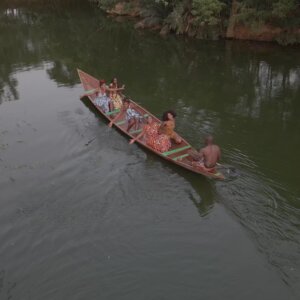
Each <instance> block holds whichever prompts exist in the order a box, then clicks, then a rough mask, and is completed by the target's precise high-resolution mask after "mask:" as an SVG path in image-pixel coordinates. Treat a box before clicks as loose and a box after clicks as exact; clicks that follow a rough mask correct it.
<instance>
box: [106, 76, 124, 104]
mask: <svg viewBox="0 0 300 300" xmlns="http://www.w3.org/2000/svg"><path fill="white" fill-rule="evenodd" d="M108 87H109V98H110V99H111V100H112V103H113V105H114V109H120V108H121V107H122V104H123V103H122V97H121V95H120V91H122V90H124V89H125V85H124V84H123V85H122V87H119V85H118V79H117V78H116V77H114V78H113V79H112V80H111V83H110V84H109V86H108Z"/></svg>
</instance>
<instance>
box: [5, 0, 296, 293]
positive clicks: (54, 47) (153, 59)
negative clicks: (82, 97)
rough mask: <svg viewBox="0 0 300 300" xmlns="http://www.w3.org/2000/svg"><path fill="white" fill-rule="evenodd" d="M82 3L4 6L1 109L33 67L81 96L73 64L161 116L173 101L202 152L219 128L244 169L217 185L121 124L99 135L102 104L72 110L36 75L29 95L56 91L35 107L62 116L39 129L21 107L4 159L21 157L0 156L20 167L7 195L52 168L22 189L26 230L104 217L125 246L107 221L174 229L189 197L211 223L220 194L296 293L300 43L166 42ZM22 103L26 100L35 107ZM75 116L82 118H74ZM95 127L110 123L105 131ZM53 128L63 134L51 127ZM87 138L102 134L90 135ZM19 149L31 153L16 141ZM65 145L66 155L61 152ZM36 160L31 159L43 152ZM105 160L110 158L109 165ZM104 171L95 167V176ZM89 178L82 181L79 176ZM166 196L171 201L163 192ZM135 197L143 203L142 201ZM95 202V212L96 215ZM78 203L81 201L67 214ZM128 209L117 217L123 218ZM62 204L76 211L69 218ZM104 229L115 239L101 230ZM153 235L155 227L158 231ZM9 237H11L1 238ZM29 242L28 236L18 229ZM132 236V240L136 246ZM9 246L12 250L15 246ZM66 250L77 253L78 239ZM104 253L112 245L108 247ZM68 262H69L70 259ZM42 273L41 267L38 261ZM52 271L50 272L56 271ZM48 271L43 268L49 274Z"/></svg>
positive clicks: (232, 159) (10, 167)
mask: <svg viewBox="0 0 300 300" xmlns="http://www.w3.org/2000/svg"><path fill="white" fill-rule="evenodd" d="M85 5H86V6H81V7H76V8H75V9H74V10H72V13H70V12H69V11H68V10H60V11H59V12H57V13H55V14H54V13H53V12H51V11H45V10H39V11H29V10H28V9H8V10H2V11H1V12H0V44H1V47H0V61H1V64H0V104H1V106H0V111H1V109H4V106H5V107H7V106H6V105H9V104H10V103H8V102H9V101H13V100H17V99H20V98H21V97H20V83H19V82H18V78H19V77H18V76H19V75H20V73H21V72H23V71H25V70H27V71H30V70H32V72H33V71H35V72H36V71H37V70H40V71H41V72H42V71H44V70H45V74H47V76H48V77H47V78H48V80H49V86H50V85H51V84H53V83H54V84H55V86H58V87H63V88H70V89H71V88H74V89H76V88H78V93H77V91H76V95H77V94H78V96H79V93H80V92H79V90H80V89H79V87H78V83H79V79H78V76H77V73H76V68H77V67H78V68H80V69H83V70H86V71H87V72H89V73H91V74H93V75H95V76H98V77H101V78H106V79H109V78H111V77H113V76H115V75H117V76H118V77H119V79H120V81H122V82H125V83H126V88H127V91H126V92H127V94H129V95H130V96H132V98H133V99H135V100H136V101H137V102H139V103H141V104H142V105H143V106H145V107H146V108H147V109H149V110H151V111H153V112H154V113H155V114H157V115H160V114H161V112H162V111H164V110H165V109H168V108H170V107H172V108H174V109H176V111H177V113H178V118H177V126H178V131H179V132H180V133H181V134H182V135H183V136H184V137H186V139H187V140H189V141H190V142H191V143H192V144H194V145H195V146H196V147H201V145H202V139H203V137H204V135H205V134H207V133H210V134H213V135H214V136H215V138H216V141H217V142H218V143H219V144H220V145H221V147H222V149H223V161H224V162H225V163H227V164H229V165H230V166H233V167H234V168H236V169H237V170H238V172H239V175H240V176H238V177H237V178H236V179H235V180H233V181H230V182H217V183H216V182H213V181H210V180H208V179H206V178H202V177H198V176H195V175H194V174H190V173H188V172H186V171H182V170H180V169H179V168H178V167H176V166H172V165H169V164H167V163H165V162H163V161H162V162H160V161H159V160H158V159H157V158H156V157H155V156H154V155H152V154H151V153H147V152H145V151H144V150H141V149H139V148H138V147H136V146H131V147H129V146H128V145H127V141H126V139H124V137H122V136H121V135H120V134H119V133H117V132H115V131H113V130H110V131H105V130H102V129H103V128H105V126H106V125H105V122H103V120H102V119H101V118H99V116H98V115H97V114H96V113H95V115H93V114H90V113H88V112H90V111H94V110H93V108H92V107H90V105H88V104H87V103H85V102H84V103H85V104H86V105H87V106H88V108H89V109H87V110H84V109H83V108H82V102H79V101H77V99H71V100H70V102H71V101H76V103H77V102H79V103H80V104H77V105H79V106H80V107H78V108H76V110H75V112H70V111H68V109H69V106H68V108H67V109H66V110H64V108H62V107H63V106H64V105H67V104H66V103H68V102H67V100H65V99H63V97H62V96H61V95H60V93H61V90H59V91H58V92H57V93H58V94H56V95H53V94H50V93H49V94H48V88H49V87H48V86H41V85H40V86H39V85H38V84H37V85H36V81H38V80H36V81H35V80H34V79H32V80H27V83H28V82H30V87H29V84H28V86H27V87H24V86H23V90H24V89H25V90H26V89H28V90H29V89H32V91H33V92H40V94H38V96H36V94H33V95H34V97H40V99H41V98H43V99H45V100H46V103H42V105H41V104H40V103H39V102H38V101H36V102H33V103H31V104H30V105H32V106H31V107H30V109H28V108H27V109H28V111H31V110H32V111H33V112H35V110H36V115H39V114H40V113H43V112H44V110H43V109H45V107H46V111H47V113H45V115H46V116H48V114H50V113H51V105H53V107H54V106H55V109H54V111H55V118H53V119H51V122H49V123H46V121H45V123H44V120H43V115H42V116H41V117H40V119H39V121H36V124H35V125H31V120H30V122H29V120H27V119H26V120H24V119H22V118H25V116H24V114H23V115H22V114H21V113H20V115H21V116H22V118H21V117H20V115H17V118H16V119H18V123H17V124H19V126H18V125H16V128H15V129H13V128H11V123H8V122H9V121H7V124H6V123H5V124H4V125H6V126H4V127H5V128H4V127H2V128H0V155H1V156H5V155H8V153H9V154H10V155H11V157H12V158H13V162H14V163H13V164H12V163H11V162H10V163H9V162H7V161H6V160H5V159H3V158H2V157H0V158H1V161H0V164H1V165H0V168H1V170H4V171H5V172H11V173H13V175H11V174H10V176H9V178H6V177H5V179H4V177H0V178H2V180H3V181H2V182H1V181H0V183H2V185H3V186H5V191H6V192H5V195H6V197H7V199H12V198H14V197H13V196H11V195H14V194H15V193H16V194H17V195H18V196H20V195H19V194H18V191H17V189H9V188H8V185H7V184H6V185H4V184H3V182H4V180H7V181H5V182H6V183H7V182H9V183H10V184H16V185H17V184H18V180H19V179H18V176H17V175H18V174H20V173H21V172H25V171H27V170H29V169H32V170H35V168H36V169H39V168H40V169H42V170H43V172H42V175H39V176H36V177H38V178H36V177H35V176H33V179H35V180H37V179H38V182H39V185H37V186H33V185H32V183H30V180H29V179H28V181H27V178H26V176H24V178H23V179H22V181H24V183H23V184H24V186H22V189H23V190H22V189H21V191H23V192H24V194H25V195H27V197H28V199H27V198H26V197H25V199H22V200H21V205H19V208H18V209H19V210H18V217H20V219H21V220H22V221H21V223H20V224H21V225H20V224H18V226H19V227H22V224H27V223H30V224H31V225H32V226H33V228H34V230H36V232H37V233H42V234H41V236H43V235H44V234H45V232H41V231H43V229H42V228H40V224H41V223H42V222H43V221H45V220H46V221H47V222H48V224H49V226H50V227H51V228H56V227H55V226H56V225H58V227H59V228H60V230H61V231H63V230H65V229H66V228H67V229H68V228H74V227H73V226H74V224H76V226H75V228H76V233H78V231H80V230H82V231H84V229H85V228H84V227H83V224H88V226H90V227H91V228H93V226H95V225H94V224H95V223H96V222H97V220H98V219H100V220H101V223H100V225H101V226H103V228H105V229H106V230H107V231H108V232H110V233H113V234H115V235H116V236H117V237H118V238H119V239H120V240H121V241H123V240H122V237H121V236H120V233H119V232H118V228H110V226H111V223H109V220H110V218H112V217H115V218H117V219H118V220H120V219H121V220H123V221H124V224H125V225H126V226H127V227H125V230H126V229H128V228H130V230H131V229H133V228H132V225H131V224H127V223H126V222H127V221H125V220H124V219H123V218H125V216H130V218H132V219H131V221H132V222H133V223H134V224H135V225H136V227H137V228H138V227H139V224H140V223H139V220H140V219H142V217H144V218H149V220H155V221H156V222H157V223H158V224H161V223H162V224H163V226H166V225H165V223H164V222H170V223H172V222H174V224H175V223H176V222H177V221H178V219H179V220H180V209H179V207H180V208H182V207H181V205H183V203H185V202H184V201H185V199H186V198H187V199H190V202H189V203H192V204H193V205H192V206H193V208H194V209H196V211H197V216H198V218H199V216H200V218H203V219H205V220H206V218H207V219H209V217H211V215H212V214H213V212H214V211H215V208H216V207H217V206H218V205H217V203H221V205H223V206H224V207H226V210H227V211H228V212H229V214H230V215H231V216H233V218H234V219H235V220H237V221H238V222H239V223H240V224H241V225H242V227H243V228H244V229H245V231H246V233H247V235H249V236H250V237H251V240H252V241H253V242H254V244H255V245H256V247H257V248H258V249H259V251H260V252H261V253H263V256H264V257H266V258H267V260H268V262H269V263H270V264H271V265H272V266H274V269H276V270H278V271H279V273H280V275H281V278H282V279H283V281H284V282H286V284H287V285H288V286H290V287H291V288H292V290H293V291H294V293H295V294H300V291H299V285H298V283H299V278H300V273H299V270H300V257H299V253H300V236H299V235H300V233H299V231H300V230H299V229H300V225H299V224H300V223H299V219H300V199H299V194H300V189H299V183H298V181H299V176H298V170H299V168H300V161H299V157H298V152H299V151H298V149H299V147H300V139H299V130H300V102H299V99H300V60H299V49H297V48H281V47H278V46H273V45H269V44H254V43H247V42H242V43H238V42H203V41H201V42H200V41H192V40H187V41H186V40H178V39H176V38H174V37H168V38H166V39H162V38H160V37H158V36H156V35H153V34H152V33H149V32H139V31H135V30H132V25H131V24H130V23H127V22H124V23H115V22H113V21H111V20H109V19H107V18H105V17H103V16H101V15H99V13H98V12H96V11H95V10H93V9H89V8H88V6H87V4H85ZM29 73H30V72H29ZM28 77H30V76H28ZM32 78H34V76H33V77H32ZM31 81H32V82H31ZM51 91H53V90H51ZM21 99H22V98H21ZM22 100H23V101H25V100H24V99H22ZM64 100H65V101H64ZM27 101H29V99H27ZM55 101H58V102H55ZM59 101H61V102H59ZM4 102H7V103H4ZM19 102H22V101H18V103H19ZM22 105H25V107H26V103H22ZM28 105H29V104H28ZM40 105H41V106H40ZM72 105H75V104H72ZM44 106H45V107H44ZM71 107H73V106H71ZM23 109H24V111H25V108H23ZM57 112H59V113H57ZM94 112H95V111H94ZM22 113H23V112H22ZM52 113H53V112H52ZM85 114H87V115H85ZM33 116H35V114H34V115H33ZM32 118H33V117H32ZM53 120H55V121H57V123H58V124H60V126H61V127H59V126H58V125H57V124H54V123H55V121H53ZM78 120H80V122H81V123H79V124H78V123H77V122H78ZM97 121H99V122H97ZM82 124H84V128H83V127H82ZM99 124H100V125H99ZM1 125H2V126H3V123H2V124H1ZM56 126H57V127H56ZM99 126H102V127H101V130H102V131H101V133H100V132H99ZM52 127H53V128H54V129H53V131H54V133H51V128H52ZM34 128H35V130H34ZM43 128H44V129H45V128H46V129H45V132H43V134H40V133H39V130H42V129H43ZM14 130H15V131H14ZM26 130H27V131H28V132H27V131H26ZM48 130H49V131H48ZM64 130H65V131H64ZM68 130H70V131H71V133H70V131H68ZM57 133H60V134H61V135H62V136H60V137H59V138H60V140H59V142H58V141H57V140H56V139H55V138H56V137H57ZM39 134H40V135H39ZM72 134H73V135H72ZM11 139H12V140H13V139H15V140H14V141H13V142H14V143H15V145H17V146H18V147H16V148H14V147H12V146H11V145H12V144H13V142H12V141H11ZM28 139H29V140H30V141H34V143H33V146H34V145H35V146H36V148H37V149H39V152H38V155H40V156H41V157H40V160H41V161H42V162H34V163H33V162H32V161H30V160H29V158H28V160H26V157H27V156H26V155H28V156H29V157H30V151H31V150H29V148H26V145H27V144H26V141H27V140H28ZM91 140H92V141H93V142H92V143H89V141H91ZM66 141H67V142H66ZM53 142H54V144H55V147H54V148H53V146H52V143H53ZM63 142H66V144H63ZM61 144H63V146H61ZM63 147H65V148H66V149H64V148H63ZM20 148H21V149H23V150H22V153H20V152H18V150H11V149H20ZM40 149H43V151H42V152H43V153H40V151H41V150H40ZM49 149H52V150H53V151H49ZM56 149H60V151H57V152H56ZM14 151H16V153H14ZM44 153H47V155H46V156H47V159H49V160H50V158H49V157H52V156H53V157H52V161H51V160H50V162H51V163H49V162H48V161H46V162H43V158H44V157H45V154H44ZM14 155H15V156H14ZM30 159H32V160H33V161H35V159H37V158H36V157H30ZM22 160H25V161H22ZM107 161H108V162H109V163H110V164H108V165H106V164H105V163H104V162H107ZM53 162H54V165H55V167H53V166H52V163H53ZM99 165H101V168H100V167H99ZM87 166H89V167H90V168H87ZM94 167H95V168H96V169H97V167H98V168H99V169H97V170H96V171H94V169H93V168H94ZM116 169H117V170H116ZM18 171H19V172H20V173H18ZM117 172H119V173H117ZM82 174H84V179H83V182H84V185H83V184H82V182H80V181H79V180H77V178H79V177H81V175H82ZM103 174H105V175H106V176H108V177H105V176H103ZM117 174H121V175H119V176H117ZM134 174H135V175H134ZM2 176H3V175H2ZM169 177H170V178H169ZM57 178H59V179H60V180H61V182H62V183H63V184H62V183H61V182H59V180H58V179H57ZM75 178H76V180H75ZM116 178H117V179H116ZM113 180H116V181H117V182H112V181H113ZM132 182H137V186H138V187H139V188H141V190H142V191H147V193H142V192H141V190H140V189H138V188H136V185H132ZM129 183H130V184H129ZM150 184H153V185H154V186H155V188H153V186H150ZM66 186H67V188H68V190H71V192H68V193H66V194H67V196H65V189H66ZM99 186H100V187H101V188H103V189H104V192H103V191H102V190H101V193H100V191H99ZM116 186H117V187H119V188H118V189H116ZM80 188H82V189H83V191H84V192H83V191H82V190H81V189H80ZM27 189H28V190H30V192H28V190H27ZM174 190H176V191H177V190H178V194H176V195H174ZM21 191H20V193H21ZM94 191H99V194H97V195H100V194H101V195H102V194H104V195H105V197H104V200H103V199H101V201H102V202H100V200H99V199H100V198H99V199H98V198H97V199H96V200H97V201H95V202H93V201H92V200H91V199H95V197H97V195H95V192H94ZM77 193H78V194H80V195H81V193H82V194H83V195H84V196H86V199H85V200H87V202H84V209H86V210H88V211H89V213H90V217H91V218H89V219H88V220H86V219H85V218H84V217H83V216H77V215H76V213H75V210H76V207H77V208H78V207H80V208H81V206H80V205H82V201H81V198H77ZM161 194H163V195H166V197H167V198H166V199H162V198H160V195H161ZM40 195H46V196H43V197H44V198H45V199H46V200H45V202H41V201H40V197H41V196H40ZM53 195H54V196H53ZM65 197H66V198H65ZM133 197H135V199H136V198H137V199H139V202H137V203H139V204H137V203H136V202H134V200H133ZM169 197H170V198H172V200H173V198H174V202H172V205H171V204H170V202H168V201H167V200H169ZM41 198H42V197H41ZM60 198H65V201H67V202H66V203H64V204H62V203H61V202H59V201H58V200H57V199H60ZM112 199H113V200H112ZM124 199H125V200H126V201H124ZM98 200H99V201H98ZM158 200H159V201H158ZM89 201H90V202H89ZM157 202H159V203H163V204H162V207H160V209H165V212H166V219H163V217H162V216H161V215H160V213H159V212H155V211H151V210H150V209H149V208H150V207H152V208H153V207H155V203H157ZM100 204H101V205H103V206H101V205H100ZM73 205H74V207H73ZM89 205H91V207H93V209H90V210H89ZM186 205H187V204H186ZM137 206H139V207H138V208H137ZM70 207H73V209H74V210H71V212H70V211H69V208H70ZM118 209H120V210H121V213H120V215H118V214H117V213H116V211H118ZM135 210H136V211H135ZM132 211H133V215H131V213H132ZM149 211H150V212H149ZM64 212H67V218H65V215H64ZM134 212H135V213H134ZM137 212H138V213H137ZM22 222H23V223H22ZM76 222H77V223H76ZM3 223H5V222H3ZM133 223H132V224H133ZM5 224H6V223H5ZM8 224H9V223H8ZM122 229H124V228H122ZM189 229H190V228H189ZM7 230H8V231H7V232H9V230H12V229H11V228H9V229H7ZM110 230H111V231H110ZM190 230H191V229H190ZM125 232H126V233H128V232H129V230H128V231H125ZM81 233H82V232H81ZM60 234H61V232H60ZM97 234H98V232H97ZM102 234H103V236H105V232H104V230H103V232H102ZM137 234H141V235H142V234H143V232H142V231H141V232H139V233H137ZM151 234H153V232H151V230H150V232H149V236H151ZM74 235H75V236H76V234H74ZM7 236H9V234H5V237H6V238H7ZM95 236H96V237H95V240H96V239H97V235H95ZM195 236H196V234H195ZM56 238H58V239H59V237H57V236H56ZM193 238H194V239H196V237H193ZM19 239H20V240H18V242H20V243H22V239H21V237H19ZM107 239H109V238H107ZM108 242H110V243H113V242H112V241H108ZM134 242H136V240H134V238H133V243H132V244H134ZM95 243H96V242H95ZM123 243H124V244H125V245H126V243H125V242H124V241H123ZM149 243H150V242H149ZM109 245H111V244H109ZM6 246H7V247H9V243H7V244H6ZM123 246H124V245H123ZM147 246H149V245H147ZM34 247H35V246H34ZM34 247H33V248H34ZM52 247H53V245H52ZM72 247H73V248H75V246H74V245H72ZM82 247H83V246H82ZM107 247H109V246H107ZM124 247H125V246H124ZM234 247H235V246H234ZM234 247H233V248H234ZM73 248H71V249H73ZM125 248H126V247H125ZM233 248H232V249H233ZM78 249H79V248H76V249H73V250H74V251H75V252H76V251H79V250H78ZM232 249H231V250H232ZM53 250H54V251H55V247H53ZM96 250H98V249H96ZM3 251H4V250H3ZM14 251H17V250H14ZM61 251H62V252H64V251H66V252H68V251H70V248H68V247H66V248H63V249H61ZM90 251H91V252H93V251H92V250H90ZM101 251H103V253H105V254H106V252H105V249H104V250H103V249H101ZM126 251H128V252H129V253H130V251H133V252H134V253H135V249H129V248H127V249H126ZM4 252H5V251H4ZM46 252H47V251H45V253H44V255H45V256H46V255H47V253H46ZM71 252H72V251H71ZM95 252H96V251H95ZM72 253H74V252H72ZM15 254H18V253H17V252H16V253H15ZM135 254H136V255H139V254H140V253H135ZM12 255H13V254H12ZM74 255H75V256H76V254H74ZM119 255H120V256H122V254H119ZM140 255H141V254H140ZM77 256H79V254H78V255H77ZM77 256H76V259H77ZM92 256H93V257H94V259H95V260H96V257H97V256H96V254H95V253H92ZM63 257H65V256H63ZM63 257H60V258H61V259H63ZM130 262H131V261H130ZM68 263H69V262H66V263H65V267H66V268H68V267H69V265H68ZM14 267H15V266H14ZM117 267H118V266H117V265H115V268H117ZM35 268H37V269H38V265H35ZM124 269H125V268H124ZM124 269H122V270H121V271H122V272H123V271H124ZM85 271H86V270H85ZM23 275H24V274H23ZM54 275H55V274H54ZM49 276H50V278H51V276H53V274H52V275H51V274H50V275H49ZM5 277H6V273H5V271H4V270H2V271H1V270H0V295H1V288H2V287H3V286H4V285H3V282H4V281H5ZM47 279H49V277H47V276H46V277H45V278H44V280H45V281H44V283H45V282H47ZM11 282H13V279H12V280H11ZM5 289H6V290H8V287H7V286H6V287H5Z"/></svg>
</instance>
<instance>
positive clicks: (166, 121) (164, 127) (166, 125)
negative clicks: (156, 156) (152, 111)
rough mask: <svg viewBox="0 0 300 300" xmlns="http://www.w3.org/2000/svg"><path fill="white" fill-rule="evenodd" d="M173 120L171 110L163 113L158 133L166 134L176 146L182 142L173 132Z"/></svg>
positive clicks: (174, 115) (173, 116)
mask: <svg viewBox="0 0 300 300" xmlns="http://www.w3.org/2000/svg"><path fill="white" fill-rule="evenodd" d="M175 118H176V113H175V112H174V111H173V110H168V111H165V112H164V113H163V117H162V120H163V122H162V124H161V126H160V128H159V133H161V134H166V135H167V136H168V137H169V139H171V140H172V141H174V142H175V143H176V144H180V143H181V142H182V138H181V137H180V136H179V135H178V134H177V133H176V132H175V131H174V129H175Z"/></svg>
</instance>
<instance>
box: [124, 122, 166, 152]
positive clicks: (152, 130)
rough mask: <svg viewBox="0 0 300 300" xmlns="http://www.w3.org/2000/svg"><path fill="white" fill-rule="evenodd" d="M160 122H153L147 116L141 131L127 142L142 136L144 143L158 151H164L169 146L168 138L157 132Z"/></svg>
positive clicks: (132, 141)
mask: <svg viewBox="0 0 300 300" xmlns="http://www.w3.org/2000/svg"><path fill="white" fill-rule="evenodd" d="M159 127H160V124H159V123H158V122H155V121H154V120H153V118H152V117H151V116H149V117H148V118H147V123H146V124H145V125H144V127H143V130H142V132H141V133H140V134H139V135H138V136H136V137H135V138H134V139H131V140H130V142H129V144H133V143H134V142H135V141H136V140H137V139H140V138H142V137H143V138H144V141H145V143H146V144H147V145H148V146H149V147H151V148H153V149H154V150H156V151H158V152H166V151H168V150H169V149H170V147H171V142H170V139H169V138H168V136H167V135H165V134H159V133H158V129H159Z"/></svg>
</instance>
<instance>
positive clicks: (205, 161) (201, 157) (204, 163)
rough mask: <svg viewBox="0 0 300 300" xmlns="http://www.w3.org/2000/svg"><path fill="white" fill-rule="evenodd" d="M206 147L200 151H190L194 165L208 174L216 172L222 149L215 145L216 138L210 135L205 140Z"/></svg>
mask: <svg viewBox="0 0 300 300" xmlns="http://www.w3.org/2000/svg"><path fill="white" fill-rule="evenodd" d="M205 145H206V146H205V147H204V148H202V149H200V150H199V152H198V151H190V152H189V154H190V156H191V157H192V159H193V162H192V165H193V166H194V167H195V168H199V169H202V170H205V171H208V172H215V171H216V169H215V168H216V165H217V163H218V161H219V160H220V158H221V150H220V147H219V146H218V145H216V144H214V138H213V137H212V136H211V135H208V136H207V137H206V138H205Z"/></svg>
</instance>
